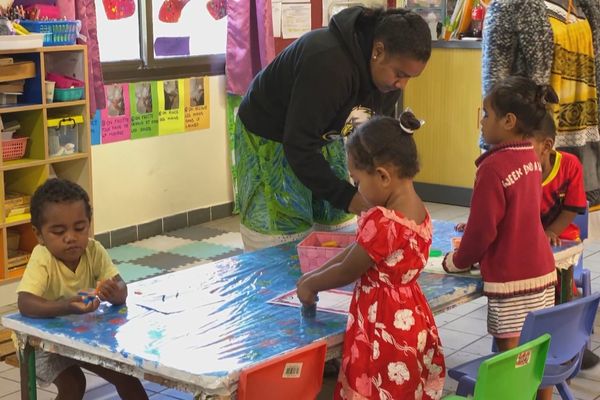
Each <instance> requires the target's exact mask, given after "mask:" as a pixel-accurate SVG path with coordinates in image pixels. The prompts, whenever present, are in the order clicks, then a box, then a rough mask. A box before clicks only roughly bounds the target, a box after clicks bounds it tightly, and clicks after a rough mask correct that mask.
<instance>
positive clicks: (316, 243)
mask: <svg viewBox="0 0 600 400" xmlns="http://www.w3.org/2000/svg"><path fill="white" fill-rule="evenodd" d="M331 241H335V242H336V243H337V244H338V246H339V247H323V246H322V245H321V243H325V242H331ZM355 241H356V234H355V233H342V232H312V233H311V234H310V235H308V236H307V237H306V238H305V239H304V240H303V241H301V242H300V243H299V244H298V247H297V249H298V258H299V259H300V270H302V272H303V273H306V272H310V271H312V270H315V269H317V268H319V267H320V266H322V265H323V264H325V263H326V262H327V261H328V260H330V259H331V258H333V257H334V256H336V255H338V254H339V253H341V252H342V251H343V250H344V248H346V247H348V245H350V244H352V243H354V242H355Z"/></svg>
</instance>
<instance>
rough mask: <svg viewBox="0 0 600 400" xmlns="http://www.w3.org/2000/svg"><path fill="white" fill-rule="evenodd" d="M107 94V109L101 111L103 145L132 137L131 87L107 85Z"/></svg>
mask: <svg viewBox="0 0 600 400" xmlns="http://www.w3.org/2000/svg"><path fill="white" fill-rule="evenodd" d="M105 92H106V108H105V109H104V110H102V111H101V116H102V143H113V142H119V141H122V140H129V138H130V137H131V119H130V109H129V85H127V84H113V85H106V86H105Z"/></svg>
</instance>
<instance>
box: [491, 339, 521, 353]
mask: <svg viewBox="0 0 600 400" xmlns="http://www.w3.org/2000/svg"><path fill="white" fill-rule="evenodd" d="M496 344H497V345H498V350H500V351H506V350H510V349H514V348H515V347H517V346H518V345H519V337H518V336H516V337H509V338H496Z"/></svg>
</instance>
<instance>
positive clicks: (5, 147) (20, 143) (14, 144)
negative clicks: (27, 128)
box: [2, 137, 28, 161]
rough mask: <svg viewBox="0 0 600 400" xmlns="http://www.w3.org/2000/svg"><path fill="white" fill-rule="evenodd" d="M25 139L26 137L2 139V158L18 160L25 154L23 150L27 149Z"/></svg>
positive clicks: (4, 159)
mask: <svg viewBox="0 0 600 400" xmlns="http://www.w3.org/2000/svg"><path fill="white" fill-rule="evenodd" d="M27 139H28V138H26V137H21V138H14V139H11V140H3V141H2V160H3V161H10V160H18V159H19V158H23V156H24V155H25V150H26V149H27Z"/></svg>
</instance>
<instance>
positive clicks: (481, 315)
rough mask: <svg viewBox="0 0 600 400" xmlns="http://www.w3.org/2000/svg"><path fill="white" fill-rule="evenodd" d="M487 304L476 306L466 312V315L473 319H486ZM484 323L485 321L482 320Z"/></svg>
mask: <svg viewBox="0 0 600 400" xmlns="http://www.w3.org/2000/svg"><path fill="white" fill-rule="evenodd" d="M487 313H488V311H487V305H486V306H484V307H481V308H478V309H477V310H475V311H472V312H470V313H469V314H467V316H468V317H469V318H474V319H480V320H482V321H487ZM484 323H485V322H484Z"/></svg>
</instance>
